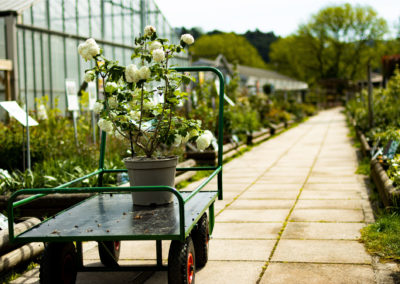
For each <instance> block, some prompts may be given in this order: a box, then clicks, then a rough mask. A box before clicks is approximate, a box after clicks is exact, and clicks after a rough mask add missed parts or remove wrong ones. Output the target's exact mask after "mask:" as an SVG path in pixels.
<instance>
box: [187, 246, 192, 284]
mask: <svg viewBox="0 0 400 284" xmlns="http://www.w3.org/2000/svg"><path fill="white" fill-rule="evenodd" d="M193 276H194V259H193V254H192V253H189V255H188V258H187V279H188V283H189V284H190V283H192V281H193Z"/></svg>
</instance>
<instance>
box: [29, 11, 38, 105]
mask: <svg viewBox="0 0 400 284" xmlns="http://www.w3.org/2000/svg"><path fill="white" fill-rule="evenodd" d="M30 9H31V23H32V25H34V19H33V8H32V7H31V8H30ZM31 35H32V64H33V97H34V98H35V99H34V103H33V105H34V108H35V111H36V113H37V105H36V92H37V89H36V70H35V69H36V58H35V57H36V56H35V53H36V52H35V32H33V31H32V32H31Z"/></svg>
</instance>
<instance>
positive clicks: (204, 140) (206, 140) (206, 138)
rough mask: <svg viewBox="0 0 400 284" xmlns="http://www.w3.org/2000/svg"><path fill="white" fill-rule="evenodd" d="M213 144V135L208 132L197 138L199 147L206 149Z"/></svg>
mask: <svg viewBox="0 0 400 284" xmlns="http://www.w3.org/2000/svg"><path fill="white" fill-rule="evenodd" d="M210 144H211V137H210V135H208V134H204V133H203V134H202V135H200V136H199V137H198V138H197V139H196V146H197V149H199V150H200V151H204V150H205V149H207V148H208V146H210Z"/></svg>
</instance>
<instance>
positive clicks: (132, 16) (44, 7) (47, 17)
mask: <svg viewBox="0 0 400 284" xmlns="http://www.w3.org/2000/svg"><path fill="white" fill-rule="evenodd" d="M147 24H152V25H153V26H154V27H155V28H156V29H157V32H158V34H159V36H160V37H162V38H167V39H170V40H171V41H172V42H176V41H177V40H178V36H177V35H176V34H175V32H174V30H173V29H172V27H171V26H170V25H169V23H168V21H167V20H166V18H165V17H164V15H163V14H162V13H161V11H160V10H159V8H158V7H157V5H156V4H155V3H154V1H152V0H146V1H144V0H137V1H124V0H113V1H111V0H110V1H107V0H53V1H50V0H39V1H34V0H29V1H25V0H24V1H21V0H18V1H15V0H14V1H8V0H7V1H2V2H1V5H0V70H3V71H4V73H7V72H8V73H10V74H9V78H10V79H9V81H10V83H9V87H8V88H7V86H6V85H7V84H4V85H2V84H0V101H4V100H19V101H22V102H25V100H26V98H27V99H28V106H29V109H31V110H36V107H37V106H36V100H35V99H37V98H40V97H42V96H48V97H49V102H50V106H51V107H55V104H57V106H58V108H60V109H61V110H65V109H66V103H67V100H66V95H65V94H66V88H65V81H66V80H67V79H68V80H72V81H74V82H75V84H76V86H78V88H79V86H80V85H81V83H82V82H83V80H82V78H83V74H84V70H85V69H87V68H90V67H91V65H90V64H91V63H90V62H85V61H84V60H83V59H82V58H81V57H80V56H79V55H78V51H77V47H78V45H79V43H80V42H82V41H84V40H86V39H87V38H89V37H92V38H94V39H95V40H96V41H97V42H98V43H99V44H100V45H101V47H102V48H103V49H104V54H105V56H108V57H112V58H115V59H117V60H119V62H120V63H122V64H127V63H128V62H130V56H131V53H132V46H133V43H134V38H135V36H138V35H139V33H140V31H142V30H143V28H144V27H145V26H146V25H147ZM178 60H179V61H182V62H179V63H180V65H185V62H187V59H186V58H182V59H178ZM3 65H6V66H5V67H7V66H10V65H11V66H12V68H2V66H3ZM9 69H12V70H9ZM1 73H3V72H2V71H0V74H1ZM6 76H7V75H5V76H4V77H6Z"/></svg>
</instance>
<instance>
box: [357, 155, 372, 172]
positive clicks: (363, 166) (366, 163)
mask: <svg viewBox="0 0 400 284" xmlns="http://www.w3.org/2000/svg"><path fill="white" fill-rule="evenodd" d="M370 173H371V166H370V159H369V158H368V157H364V158H363V159H362V160H361V161H359V162H358V167H357V170H356V174H359V175H366V176H369V175H370Z"/></svg>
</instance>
